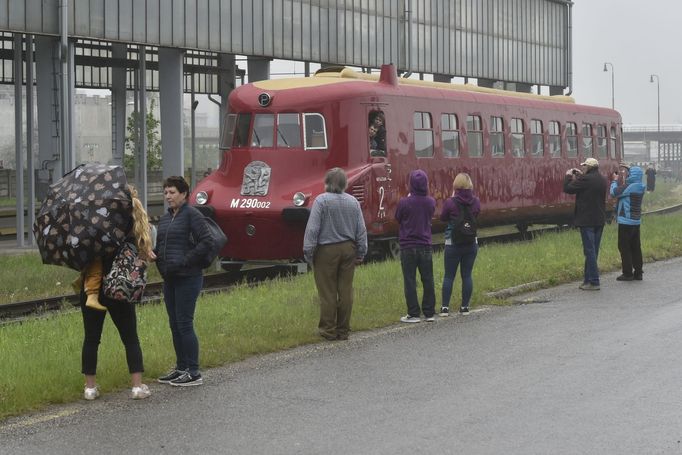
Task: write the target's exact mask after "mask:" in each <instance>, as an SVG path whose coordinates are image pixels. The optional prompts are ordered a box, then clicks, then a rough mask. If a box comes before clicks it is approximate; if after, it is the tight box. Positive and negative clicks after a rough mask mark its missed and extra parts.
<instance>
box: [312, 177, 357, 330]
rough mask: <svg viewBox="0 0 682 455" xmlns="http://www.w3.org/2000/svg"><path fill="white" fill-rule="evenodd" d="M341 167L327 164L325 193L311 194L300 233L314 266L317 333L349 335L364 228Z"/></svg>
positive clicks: (355, 201)
mask: <svg viewBox="0 0 682 455" xmlns="http://www.w3.org/2000/svg"><path fill="white" fill-rule="evenodd" d="M347 183H348V181H347V179H346V174H345V172H344V171H343V169H340V168H333V169H330V170H329V171H328V172H327V174H326V175H325V178H324V185H325V191H326V192H325V193H322V194H320V195H319V196H317V197H316V198H315V202H314V203H313V208H312V210H311V211H310V218H308V224H307V225H306V229H305V238H304V239H303V255H304V257H305V260H306V262H308V263H309V264H311V265H312V266H313V273H314V275H315V285H316V287H317V293H318V294H319V296H320V323H319V325H318V328H319V332H320V336H322V337H323V338H325V339H327V340H347V339H348V333H349V332H350V315H351V311H352V309H353V274H354V272H355V265H356V264H359V263H361V262H362V260H363V258H364V257H365V254H366V253H367V229H366V228H365V220H364V219H363V218H362V210H361V209H360V204H359V203H358V201H357V199H355V198H354V197H353V196H351V195H350V194H348V193H345V190H346V186H347Z"/></svg>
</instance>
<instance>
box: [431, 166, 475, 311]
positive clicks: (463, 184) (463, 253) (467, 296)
mask: <svg viewBox="0 0 682 455" xmlns="http://www.w3.org/2000/svg"><path fill="white" fill-rule="evenodd" d="M452 186H453V188H454V196H453V197H452V198H450V199H448V200H446V201H445V203H444V204H443V211H442V212H441V214H440V219H441V221H444V222H446V223H448V226H447V228H446V229H445V253H444V262H445V273H444V275H443V290H442V298H443V300H442V302H441V308H440V315H441V316H448V315H449V314H450V296H451V295H452V286H453V284H454V282H455V275H457V268H459V269H460V275H461V277H462V303H461V304H460V307H459V312H460V313H462V314H467V313H469V302H470V301H471V294H472V293H473V291H474V281H473V278H472V272H473V270H474V262H475V261H476V255H477V254H478V242H477V241H476V240H475V239H474V241H473V242H471V243H469V242H467V243H457V242H455V241H453V235H452V228H453V224H452V222H453V220H456V219H457V218H459V216H460V214H461V211H462V210H463V209H465V208H466V209H468V210H469V213H470V214H471V216H472V217H473V218H474V219H476V218H478V214H479V213H480V212H481V202H480V201H479V199H478V198H477V197H476V196H474V193H473V186H474V185H473V183H472V182H471V177H469V174H466V173H464V172H462V173H460V174H457V176H456V177H455V180H454V182H453V183H452Z"/></svg>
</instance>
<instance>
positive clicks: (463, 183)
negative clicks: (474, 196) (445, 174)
mask: <svg viewBox="0 0 682 455" xmlns="http://www.w3.org/2000/svg"><path fill="white" fill-rule="evenodd" d="M452 187H453V188H454V189H456V190H470V189H472V188H473V187H474V184H473V183H472V182H471V177H469V174H467V173H466V172H460V173H459V174H457V177H455V180H454V181H453V182H452Z"/></svg>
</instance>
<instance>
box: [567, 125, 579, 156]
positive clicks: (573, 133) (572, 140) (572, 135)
mask: <svg viewBox="0 0 682 455" xmlns="http://www.w3.org/2000/svg"><path fill="white" fill-rule="evenodd" d="M566 145H567V146H568V148H567V150H566V156H568V157H569V158H576V157H577V156H578V127H577V125H576V124H575V123H573V122H568V123H567V124H566Z"/></svg>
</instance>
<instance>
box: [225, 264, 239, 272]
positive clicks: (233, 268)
mask: <svg viewBox="0 0 682 455" xmlns="http://www.w3.org/2000/svg"><path fill="white" fill-rule="evenodd" d="M220 267H221V268H222V269H223V270H224V271H226V272H239V271H240V270H241V269H242V264H220Z"/></svg>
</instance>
